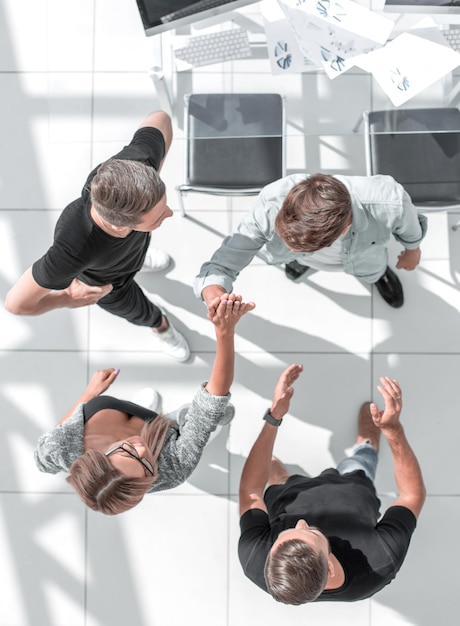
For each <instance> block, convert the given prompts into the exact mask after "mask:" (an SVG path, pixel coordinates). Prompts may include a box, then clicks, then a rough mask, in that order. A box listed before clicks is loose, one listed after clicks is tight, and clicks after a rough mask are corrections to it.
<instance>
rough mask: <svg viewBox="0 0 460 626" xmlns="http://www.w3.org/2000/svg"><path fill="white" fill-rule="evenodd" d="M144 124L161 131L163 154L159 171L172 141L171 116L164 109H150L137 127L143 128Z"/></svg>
mask: <svg viewBox="0 0 460 626" xmlns="http://www.w3.org/2000/svg"><path fill="white" fill-rule="evenodd" d="M145 126H152V127H153V128H157V129H158V130H159V131H160V132H161V134H162V135H163V138H164V140H165V156H164V157H163V160H162V161H161V163H160V166H159V168H158V171H160V170H161V166H162V165H163V162H164V160H165V158H166V155H167V154H168V151H169V148H170V147H171V143H172V138H173V131H172V123H171V118H170V116H169V115H168V114H167V113H166V111H161V110H158V111H152V113H149V115H147V117H146V118H145V120H144V121H143V122H142V123H141V124H140V126H139V128H144V127H145Z"/></svg>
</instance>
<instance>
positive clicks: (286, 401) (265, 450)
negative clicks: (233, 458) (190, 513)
mask: <svg viewBox="0 0 460 626" xmlns="http://www.w3.org/2000/svg"><path fill="white" fill-rule="evenodd" d="M302 369H303V367H302V366H301V365H290V366H289V367H288V368H287V369H286V370H284V372H283V373H282V374H281V376H280V378H279V380H278V383H277V384H276V387H275V390H274V393H273V402H272V406H271V408H270V413H271V414H272V416H273V417H274V418H275V419H278V420H280V419H282V418H283V417H284V415H286V413H287V412H288V410H289V405H290V402H291V398H292V396H293V394H294V388H293V387H292V384H293V383H294V382H295V381H296V380H297V378H298V377H299V376H300V374H301V372H302ZM277 432H278V426H273V425H272V424H269V423H268V422H265V423H264V426H263V428H262V431H261V433H260V435H259V436H258V438H257V439H256V441H255V443H254V445H253V446H252V449H251V451H250V453H249V456H248V458H247V459H246V463H245V464H244V467H243V472H242V474H241V480H240V493H239V499H240V516H241V515H243V514H244V513H246V511H249V509H261V510H262V511H267V508H266V506H265V502H264V499H263V494H264V489H265V486H266V484H267V482H268V477H269V475H270V468H271V462H272V454H273V446H274V444H275V439H276V434H277Z"/></svg>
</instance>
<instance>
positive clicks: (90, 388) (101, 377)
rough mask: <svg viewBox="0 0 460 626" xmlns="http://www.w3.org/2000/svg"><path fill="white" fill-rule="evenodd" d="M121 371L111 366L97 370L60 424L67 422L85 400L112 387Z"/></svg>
mask: <svg viewBox="0 0 460 626" xmlns="http://www.w3.org/2000/svg"><path fill="white" fill-rule="evenodd" d="M119 373H120V370H119V369H117V370H116V369H114V368H113V367H110V368H109V369H106V370H96V371H95V372H94V374H93V375H92V377H91V380H90V381H89V383H88V385H87V387H86V389H85V391H84V392H83V393H82V394H81V396H80V397H79V398H78V400H77V401H76V402H74V404H72V406H71V407H70V409H69V410H68V411H67V413H66V414H65V415H64V417H63V418H62V419H61V420H59V422H58V425H59V424H62V423H63V422H65V421H66V419H68V418H69V417H70V416H71V415H72V413H73V412H74V411H75V409H76V408H77V406H78V405H79V404H82V403H83V402H88V401H89V400H92V399H93V398H96V397H97V396H100V395H101V393H103V392H104V391H105V390H106V389H108V388H109V387H110V385H111V384H112V383H113V382H114V380H115V379H116V377H117V376H118V374H119Z"/></svg>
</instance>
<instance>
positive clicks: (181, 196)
mask: <svg viewBox="0 0 460 626" xmlns="http://www.w3.org/2000/svg"><path fill="white" fill-rule="evenodd" d="M176 191H177V195H178V197H179V208H180V213H181V215H182V217H186V213H185V205H184V198H183V192H182V190H181V189H179V187H176Z"/></svg>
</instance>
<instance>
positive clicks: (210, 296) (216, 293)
mask: <svg viewBox="0 0 460 626" xmlns="http://www.w3.org/2000/svg"><path fill="white" fill-rule="evenodd" d="M224 294H225V289H224V288H223V287H221V286H220V285H208V286H207V287H205V288H204V289H203V291H202V292H201V297H202V298H203V301H204V303H205V304H206V306H207V307H208V308H209V307H210V305H211V303H212V302H215V301H216V299H217V298H220V297H221V296H223V295H224Z"/></svg>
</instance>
